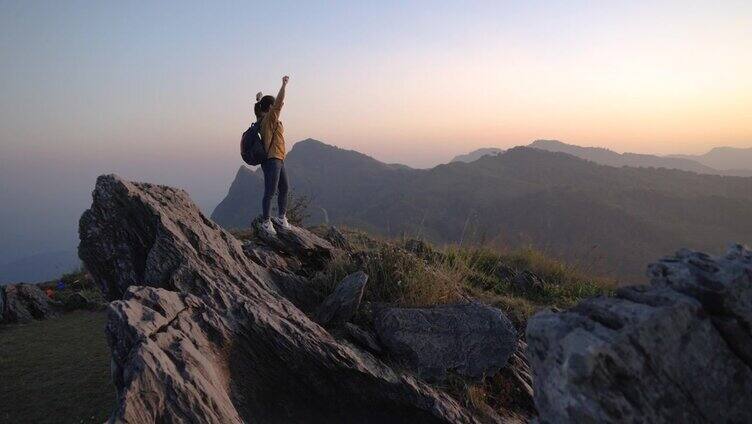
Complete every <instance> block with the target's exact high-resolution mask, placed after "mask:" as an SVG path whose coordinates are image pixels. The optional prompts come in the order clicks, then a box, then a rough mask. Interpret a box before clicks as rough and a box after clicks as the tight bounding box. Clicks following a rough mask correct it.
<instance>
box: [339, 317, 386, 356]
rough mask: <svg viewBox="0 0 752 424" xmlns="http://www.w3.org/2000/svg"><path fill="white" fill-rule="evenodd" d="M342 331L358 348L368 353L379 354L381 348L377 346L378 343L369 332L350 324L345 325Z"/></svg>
mask: <svg viewBox="0 0 752 424" xmlns="http://www.w3.org/2000/svg"><path fill="white" fill-rule="evenodd" d="M344 329H345V333H346V334H347V337H348V338H349V339H350V340H352V341H353V342H354V343H355V344H357V345H358V346H361V347H362V348H364V349H366V350H368V351H369V352H373V353H377V354H378V353H381V346H379V343H378V342H377V341H376V338H375V337H374V335H373V333H371V332H370V331H366V330H364V329H362V328H360V327H358V326H357V325H355V324H353V323H350V322H346V323H345V325H344Z"/></svg>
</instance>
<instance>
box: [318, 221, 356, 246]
mask: <svg viewBox="0 0 752 424" xmlns="http://www.w3.org/2000/svg"><path fill="white" fill-rule="evenodd" d="M324 238H325V239H326V240H327V241H328V242H329V243H331V244H332V245H333V246H335V247H337V248H339V249H342V250H346V251H350V250H352V246H351V245H350V242H349V241H348V240H347V237H345V235H344V234H342V232H341V231H340V230H338V229H337V227H335V226H331V227H329V229H328V230H327V231H326V235H325V236H324Z"/></svg>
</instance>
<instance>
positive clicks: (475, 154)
mask: <svg viewBox="0 0 752 424" xmlns="http://www.w3.org/2000/svg"><path fill="white" fill-rule="evenodd" d="M503 151H504V149H499V148H497V147H484V148H482V149H478V150H473V151H472V152H470V153H467V154H464V155H457V156H455V157H454V158H453V159H452V160H451V162H475V161H476V160H478V159H480V158H482V157H483V156H487V155H491V156H493V155H498V154H499V153H502V152H503Z"/></svg>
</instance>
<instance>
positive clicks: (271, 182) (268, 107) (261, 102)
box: [253, 76, 290, 236]
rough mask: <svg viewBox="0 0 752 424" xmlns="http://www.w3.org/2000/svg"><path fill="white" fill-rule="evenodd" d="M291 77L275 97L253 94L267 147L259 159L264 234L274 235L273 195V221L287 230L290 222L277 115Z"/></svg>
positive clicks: (282, 149)
mask: <svg viewBox="0 0 752 424" xmlns="http://www.w3.org/2000/svg"><path fill="white" fill-rule="evenodd" d="M289 79H290V77H288V76H284V77H283V78H282V87H281V88H280V89H279V93H278V94H277V97H276V98H274V96H263V97H262V96H261V93H258V94H257V95H256V101H257V102H256V104H255V105H254V108H253V109H254V112H255V113H256V119H257V121H256V122H260V123H261V140H262V141H263V142H264V148H265V150H266V160H264V161H263V162H261V169H262V170H263V171H264V197H263V199H262V200H261V212H262V216H263V221H262V223H261V230H262V231H264V232H266V233H267V235H270V236H275V235H276V234H277V232H276V231H275V230H274V225H273V224H272V218H271V207H272V197H274V193H275V192H278V193H277V215H278V216H277V217H275V218H274V223H275V224H277V225H278V226H280V227H282V228H284V229H289V228H290V223H289V222H287V217H286V216H285V214H286V212H287V189H288V181H287V173H286V172H285V153H286V151H285V131H284V127H283V126H282V122H281V121H280V120H279V114H280V112H282V105H283V104H284V101H285V87H286V86H287V81H289Z"/></svg>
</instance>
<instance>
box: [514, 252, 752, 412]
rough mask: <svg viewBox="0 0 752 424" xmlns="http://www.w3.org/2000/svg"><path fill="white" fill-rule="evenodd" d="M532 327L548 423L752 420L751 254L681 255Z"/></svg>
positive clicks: (541, 406)
mask: <svg viewBox="0 0 752 424" xmlns="http://www.w3.org/2000/svg"><path fill="white" fill-rule="evenodd" d="M649 275H650V276H651V277H652V279H651V284H650V285H649V286H635V287H625V288H622V289H619V290H617V292H616V294H615V296H613V297H596V298H592V299H588V300H585V301H583V302H581V303H580V304H579V305H577V306H576V307H574V308H572V309H570V310H568V311H565V312H561V313H552V312H542V313H539V314H537V315H535V316H534V317H533V318H532V319H531V320H530V321H529V324H528V328H527V341H528V344H529V346H528V358H529V360H530V362H531V365H532V368H533V379H534V388H535V404H536V407H537V409H538V412H539V414H540V422H541V423H579V422H599V423H621V422H650V423H669V422H671V423H673V422H682V423H706V422H712V423H718V422H728V423H732V422H733V423H742V422H752V408H750V405H752V361H751V360H750V359H751V358H752V342H751V341H752V333H750V329H751V328H752V327H750V324H751V323H752V252H750V251H749V250H746V249H744V248H742V247H741V246H735V247H734V248H732V249H731V250H730V251H729V252H728V253H727V254H726V255H725V256H723V257H711V256H708V255H705V254H703V253H698V252H691V251H687V250H684V251H680V252H678V253H677V255H676V256H675V257H673V258H667V259H664V260H661V261H660V262H658V263H655V264H652V265H651V266H650V267H649Z"/></svg>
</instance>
